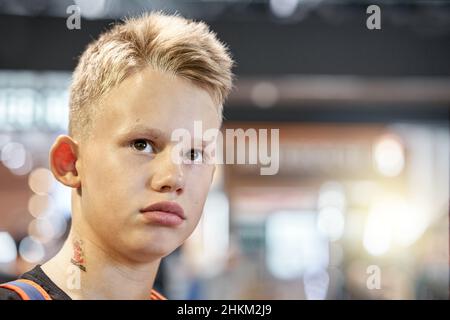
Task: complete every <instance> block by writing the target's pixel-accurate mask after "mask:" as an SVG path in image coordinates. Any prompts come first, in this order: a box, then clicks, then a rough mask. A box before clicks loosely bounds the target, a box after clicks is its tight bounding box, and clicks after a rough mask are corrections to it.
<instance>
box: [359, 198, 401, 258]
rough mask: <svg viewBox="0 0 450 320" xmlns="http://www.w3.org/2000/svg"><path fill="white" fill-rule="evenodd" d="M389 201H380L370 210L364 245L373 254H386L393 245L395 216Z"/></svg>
mask: <svg viewBox="0 0 450 320" xmlns="http://www.w3.org/2000/svg"><path fill="white" fill-rule="evenodd" d="M393 209H394V210H395V208H392V207H391V204H390V203H389V202H384V201H380V202H379V203H377V204H375V206H373V207H372V208H371V210H370V212H369V215H368V217H367V220H366V225H365V228H364V239H363V245H364V247H365V248H366V250H367V252H369V253H370V254H371V255H374V256H379V255H382V254H385V253H386V252H387V251H388V250H389V249H390V247H391V240H392V233H393V219H392V218H393V217H392V210H393Z"/></svg>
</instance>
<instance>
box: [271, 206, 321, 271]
mask: <svg viewBox="0 0 450 320" xmlns="http://www.w3.org/2000/svg"><path fill="white" fill-rule="evenodd" d="M266 250H267V251H266V252H267V254H266V263H267V267H268V269H269V271H270V272H271V273H272V274H273V275H274V276H275V277H277V278H280V279H285V280H288V279H294V278H298V277H300V276H301V275H302V274H303V273H304V272H307V271H308V272H316V271H318V270H322V269H324V268H326V267H327V266H328V262H329V249H328V242H327V241H326V240H325V239H324V238H323V237H322V236H320V234H319V233H318V232H317V229H316V228H315V213H313V212H296V211H280V212H275V213H273V214H271V215H269V217H268V219H267V222H266Z"/></svg>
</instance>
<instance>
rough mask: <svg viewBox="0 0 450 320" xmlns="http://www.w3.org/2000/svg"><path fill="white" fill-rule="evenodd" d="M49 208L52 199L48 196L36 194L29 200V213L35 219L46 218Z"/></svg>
mask: <svg viewBox="0 0 450 320" xmlns="http://www.w3.org/2000/svg"><path fill="white" fill-rule="evenodd" d="M49 206H50V197H49V196H48V195H38V194H34V195H32V196H31V197H30V199H29V200H28V211H29V212H30V214H31V215H32V216H33V217H35V218H39V217H42V216H44V215H45V214H46V213H47V209H48V208H49Z"/></svg>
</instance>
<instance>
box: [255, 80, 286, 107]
mask: <svg viewBox="0 0 450 320" xmlns="http://www.w3.org/2000/svg"><path fill="white" fill-rule="evenodd" d="M250 95H251V99H252V101H253V103H254V104H255V105H256V106H258V107H260V108H269V107H272V106H274V105H275V104H276V102H277V101H278V97H279V92H278V88H277V87H276V86H275V85H274V84H273V83H270V82H259V83H257V84H256V85H255V86H254V87H253V88H252V91H251V93H250Z"/></svg>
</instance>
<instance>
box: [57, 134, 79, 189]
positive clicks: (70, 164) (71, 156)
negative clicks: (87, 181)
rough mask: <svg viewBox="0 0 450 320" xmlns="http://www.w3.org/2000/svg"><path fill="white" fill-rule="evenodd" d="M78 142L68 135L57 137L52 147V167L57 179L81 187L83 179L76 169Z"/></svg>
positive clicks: (65, 183)
mask: <svg viewBox="0 0 450 320" xmlns="http://www.w3.org/2000/svg"><path fill="white" fill-rule="evenodd" d="M78 149H79V148H78V143H77V142H76V141H75V140H73V139H72V138H71V137H69V136H67V135H60V136H58V137H57V138H56V140H55V142H54V143H53V146H52V147H51V149H50V169H51V171H52V173H53V175H54V176H55V178H56V180H58V181H59V182H61V183H62V184H64V185H66V186H68V187H72V188H79V187H80V186H81V179H80V176H79V175H78V172H77V169H76V162H77V160H78Z"/></svg>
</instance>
